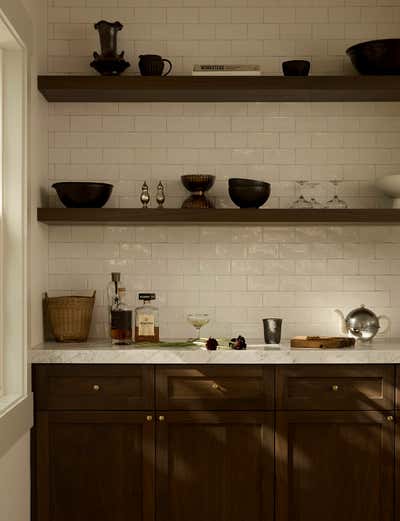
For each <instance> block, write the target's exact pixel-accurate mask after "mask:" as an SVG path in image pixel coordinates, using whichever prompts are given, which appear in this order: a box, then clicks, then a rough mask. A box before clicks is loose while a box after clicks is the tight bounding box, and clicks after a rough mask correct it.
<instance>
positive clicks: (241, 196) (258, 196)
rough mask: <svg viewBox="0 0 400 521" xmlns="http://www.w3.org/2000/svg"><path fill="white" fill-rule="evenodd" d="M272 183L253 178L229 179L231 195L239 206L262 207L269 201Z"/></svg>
mask: <svg viewBox="0 0 400 521" xmlns="http://www.w3.org/2000/svg"><path fill="white" fill-rule="evenodd" d="M270 194H271V185H270V184H269V183H265V182H264V181H256V180H253V179H240V178H232V179H229V196H230V198H231V200H232V202H233V203H235V204H236V206H239V208H260V206H262V205H263V204H264V203H266V202H267V201H268V198H269V196H270Z"/></svg>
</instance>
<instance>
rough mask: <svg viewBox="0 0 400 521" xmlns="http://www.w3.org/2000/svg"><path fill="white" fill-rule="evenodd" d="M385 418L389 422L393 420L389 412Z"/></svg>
mask: <svg viewBox="0 0 400 521" xmlns="http://www.w3.org/2000/svg"><path fill="white" fill-rule="evenodd" d="M386 419H387V421H388V422H390V423H392V422H394V416H392V415H391V414H389V416H386Z"/></svg>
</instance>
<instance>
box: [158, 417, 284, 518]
mask: <svg viewBox="0 0 400 521" xmlns="http://www.w3.org/2000/svg"><path fill="white" fill-rule="evenodd" d="M161 420H162V421H160V420H158V425H157V453H156V461H157V493H156V497H157V520H158V521H189V520H190V521H204V520H208V521H245V520H251V521H272V520H273V508H274V507H273V490H274V485H273V483H274V434H273V432H274V425H273V424H274V414H273V413H253V412H229V413H228V412H191V413H187V412H166V413H165V415H164V414H163V415H161Z"/></svg>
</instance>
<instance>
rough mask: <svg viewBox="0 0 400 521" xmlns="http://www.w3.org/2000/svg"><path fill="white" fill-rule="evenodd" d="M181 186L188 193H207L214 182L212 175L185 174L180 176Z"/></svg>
mask: <svg viewBox="0 0 400 521" xmlns="http://www.w3.org/2000/svg"><path fill="white" fill-rule="evenodd" d="M181 181H182V184H183V186H184V187H185V188H186V190H189V192H208V190H210V188H212V186H213V184H214V182H215V176H214V175H206V174H187V175H182V176H181Z"/></svg>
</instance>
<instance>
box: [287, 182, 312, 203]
mask: <svg viewBox="0 0 400 521" xmlns="http://www.w3.org/2000/svg"><path fill="white" fill-rule="evenodd" d="M306 182H307V181H296V185H297V186H298V187H299V192H300V195H299V198H298V199H296V201H295V202H294V203H293V204H292V205H291V207H290V208H312V204H311V203H310V201H307V199H305V197H304V195H303V189H304V185H305V184H306Z"/></svg>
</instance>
